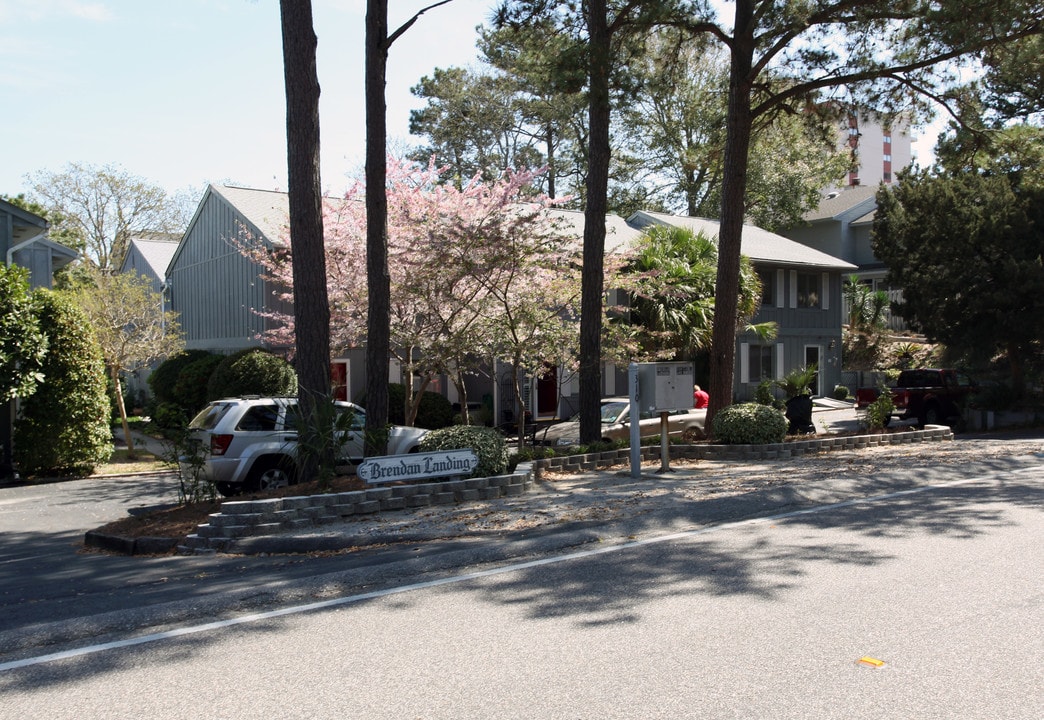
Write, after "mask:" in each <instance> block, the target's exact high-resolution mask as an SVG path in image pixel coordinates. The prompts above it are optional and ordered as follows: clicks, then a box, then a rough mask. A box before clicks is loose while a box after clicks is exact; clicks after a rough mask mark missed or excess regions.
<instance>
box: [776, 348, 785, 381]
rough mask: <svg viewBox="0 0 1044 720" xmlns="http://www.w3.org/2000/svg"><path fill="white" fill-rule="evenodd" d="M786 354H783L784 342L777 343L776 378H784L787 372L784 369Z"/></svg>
mask: <svg viewBox="0 0 1044 720" xmlns="http://www.w3.org/2000/svg"><path fill="white" fill-rule="evenodd" d="M785 357H786V356H785V355H784V354H783V343H777V344H776V379H777V380H782V379H783V376H784V375H785V374H786V373H785V372H784V371H783V360H784V358H785Z"/></svg>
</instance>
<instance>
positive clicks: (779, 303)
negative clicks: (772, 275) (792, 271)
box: [776, 270, 787, 308]
mask: <svg viewBox="0 0 1044 720" xmlns="http://www.w3.org/2000/svg"><path fill="white" fill-rule="evenodd" d="M784 275H785V273H784V272H783V271H782V270H777V271H776V307H778V308H784V307H786V306H787V300H786V295H784V294H783V278H784Z"/></svg>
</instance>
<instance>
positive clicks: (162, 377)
mask: <svg viewBox="0 0 1044 720" xmlns="http://www.w3.org/2000/svg"><path fill="white" fill-rule="evenodd" d="M206 357H216V358H218V359H222V360H223V359H224V356H223V355H215V354H214V353H211V352H207V351H206V350H183V351H182V352H179V353H175V354H174V355H171V356H170V357H169V358H167V359H166V360H164V361H163V362H161V363H160V364H159V365H157V366H156V369H155V370H153V371H152V373H151V374H150V375H149V379H148V383H149V387H150V388H152V394H153V395H154V396H155V397H156V402H160V403H171V402H172V403H178V404H179V405H181V404H182V403H180V402H179V400H178V396H177V392H176V391H175V386H176V385H177V382H178V376H179V375H180V374H181V371H182V370H183V369H184V368H185V367H186V366H187V365H190V364H191V363H194V362H196V361H197V360H202V359H203V358H206Z"/></svg>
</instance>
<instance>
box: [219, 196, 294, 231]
mask: <svg viewBox="0 0 1044 720" xmlns="http://www.w3.org/2000/svg"><path fill="white" fill-rule="evenodd" d="M210 189H211V190H212V191H213V192H214V193H215V194H217V195H219V196H221V197H222V198H224V199H225V201H226V202H227V203H228V204H229V205H231V206H232V207H234V208H235V209H236V210H238V211H239V213H240V214H241V215H242V216H243V217H244V218H246V219H247V221H249V222H250V223H251V224H252V225H254V227H255V228H256V229H257V230H258V231H259V232H260V233H261V234H262V235H264V237H265V239H266V240H268V241H269V242H273V243H278V242H282V241H283V240H284V239H285V238H286V236H287V234H288V231H289V223H290V196H289V195H287V194H286V193H285V192H281V191H279V190H254V189H251V188H241V187H233V186H230V185H222V186H220V187H219V186H217V185H211V186H210Z"/></svg>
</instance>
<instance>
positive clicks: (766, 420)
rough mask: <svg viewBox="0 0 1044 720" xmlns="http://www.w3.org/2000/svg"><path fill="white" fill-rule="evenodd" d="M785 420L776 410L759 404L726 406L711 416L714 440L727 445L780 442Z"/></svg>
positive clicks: (784, 429) (785, 424)
mask: <svg viewBox="0 0 1044 720" xmlns="http://www.w3.org/2000/svg"><path fill="white" fill-rule="evenodd" d="M786 434H787V421H786V419H785V418H784V417H783V414H782V413H781V412H779V410H777V409H775V408H773V407H769V406H768V405H760V404H758V403H741V404H739V405H729V406H728V407H727V408H723V409H722V410H719V411H718V413H717V414H716V415H715V416H714V437H715V439H716V441H717V442H720V443H724V444H726V445H765V444H768V443H778V442H783V438H784V437H786Z"/></svg>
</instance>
